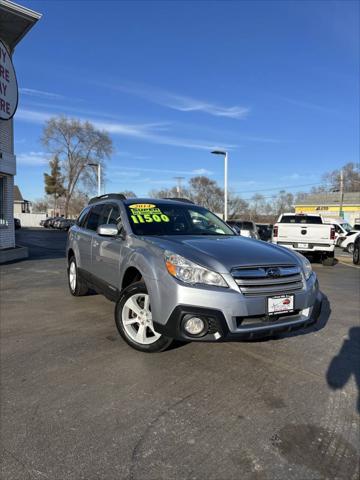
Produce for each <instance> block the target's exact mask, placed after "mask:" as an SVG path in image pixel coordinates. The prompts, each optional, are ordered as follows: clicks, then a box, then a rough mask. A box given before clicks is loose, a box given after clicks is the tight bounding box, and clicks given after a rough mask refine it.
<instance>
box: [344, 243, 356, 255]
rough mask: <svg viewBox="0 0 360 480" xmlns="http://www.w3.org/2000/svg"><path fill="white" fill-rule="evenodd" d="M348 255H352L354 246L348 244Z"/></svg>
mask: <svg viewBox="0 0 360 480" xmlns="http://www.w3.org/2000/svg"><path fill="white" fill-rule="evenodd" d="M346 250H347V251H348V252H349V253H354V244H353V243H350V244H349V245H348V246H347V249H346Z"/></svg>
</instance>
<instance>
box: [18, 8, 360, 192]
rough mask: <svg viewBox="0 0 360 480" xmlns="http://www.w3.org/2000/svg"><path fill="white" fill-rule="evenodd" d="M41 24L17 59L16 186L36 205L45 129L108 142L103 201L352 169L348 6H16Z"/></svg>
mask: <svg viewBox="0 0 360 480" xmlns="http://www.w3.org/2000/svg"><path fill="white" fill-rule="evenodd" d="M20 3H22V4H23V5H25V6H27V7H29V8H32V9H34V10H36V11H38V12H40V13H42V14H43V17H42V19H41V20H40V21H39V22H38V24H37V25H36V26H35V27H34V28H33V30H32V31H31V32H30V33H29V34H28V35H27V37H25V39H24V40H23V42H22V43H20V44H19V46H18V47H17V49H16V53H15V55H14V64H15V67H16V71H17V76H18V82H19V87H20V101H19V109H18V112H17V114H16V117H15V135H16V136H15V147H16V153H17V159H18V174H17V177H16V183H17V184H18V185H19V186H20V188H21V190H22V193H23V195H24V196H25V197H26V198H28V199H30V200H34V199H35V198H39V197H42V196H43V194H44V191H43V172H44V171H46V168H47V157H46V153H45V151H44V149H43V147H42V146H41V143H40V136H41V132H42V128H43V124H44V121H45V120H46V119H47V118H49V117H51V116H53V115H57V114H61V113H62V114H66V115H68V116H72V117H76V118H81V119H88V120H90V121H92V122H94V123H95V124H96V125H97V126H99V127H100V128H104V129H106V130H108V131H109V132H110V134H111V136H112V138H113V141H114V146H115V152H114V155H113V156H112V158H111V160H110V161H109V163H108V168H107V183H106V189H107V191H121V190H123V189H132V190H134V191H135V192H136V193H137V194H138V195H142V194H146V193H147V192H148V191H149V190H150V189H154V188H156V189H157V188H162V187H169V186H172V185H174V184H175V180H174V177H175V176H179V175H181V176H184V177H185V178H186V179H188V178H190V177H191V176H193V175H195V174H197V173H205V174H208V175H210V176H211V177H212V178H214V179H215V180H217V181H219V182H220V183H221V184H222V182H223V162H222V160H221V157H217V156H214V155H211V154H210V153H209V152H210V150H211V149H212V148H213V147H215V146H216V147H223V148H227V149H228V150H229V181H230V189H231V190H232V191H233V192H238V193H239V194H242V196H243V197H244V198H249V197H251V196H252V195H253V194H254V193H255V192H259V193H263V194H264V195H271V194H273V193H275V192H276V190H271V189H276V188H277V187H279V189H280V187H281V188H287V189H288V190H290V191H297V190H304V191H306V190H308V189H310V188H311V185H312V184H314V185H315V184H317V183H319V181H320V177H321V174H322V173H323V172H325V171H328V170H332V169H335V168H339V167H340V166H341V165H343V164H345V163H347V162H357V161H359V158H358V155H359V90H358V87H359V83H358V82H359V4H358V3H357V2H356V1H350V0H348V1H340V2H333V1H325V0H321V1H318V2H317V1H301V2H296V1H279V2H277V1H271V0H269V1H264V2H262V1H238V2H226V1H222V2H207V1H186V2H175V1H160V2H156V1H145V2H140V1H131V2H126V1H117V2H116V1H110V2H108V1H101V2H95V1H71V2H70V1H26V0H22V1H21V2H20Z"/></svg>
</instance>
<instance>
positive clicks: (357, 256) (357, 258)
mask: <svg viewBox="0 0 360 480" xmlns="http://www.w3.org/2000/svg"><path fill="white" fill-rule="evenodd" d="M353 263H354V265H359V263H360V248H359V247H355V248H354V253H353Z"/></svg>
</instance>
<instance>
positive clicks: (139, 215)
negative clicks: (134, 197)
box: [129, 203, 170, 223]
mask: <svg viewBox="0 0 360 480" xmlns="http://www.w3.org/2000/svg"><path fill="white" fill-rule="evenodd" d="M129 208H130V211H131V220H132V221H133V222H134V223H152V222H157V223H160V222H170V218H169V217H168V216H167V215H165V214H163V213H162V211H161V210H160V208H158V207H157V206H156V205H153V204H146V203H136V204H134V205H129Z"/></svg>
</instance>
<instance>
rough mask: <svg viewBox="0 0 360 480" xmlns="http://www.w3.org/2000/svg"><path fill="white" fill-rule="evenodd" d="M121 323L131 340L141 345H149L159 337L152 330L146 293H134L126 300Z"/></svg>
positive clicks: (158, 334)
mask: <svg viewBox="0 0 360 480" xmlns="http://www.w3.org/2000/svg"><path fill="white" fill-rule="evenodd" d="M122 323H123V326H124V330H125V332H126V334H127V335H128V336H129V337H130V338H131V340H133V341H134V342H137V343H139V344H141V345H150V344H152V343H154V342H156V341H157V340H158V339H159V338H160V337H161V334H160V333H157V332H155V330H154V326H153V322H152V315H151V308H150V297H149V295H148V294H147V293H135V294H134V295H132V296H131V297H129V298H128V299H127V300H126V302H125V304H124V307H123V311H122Z"/></svg>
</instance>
